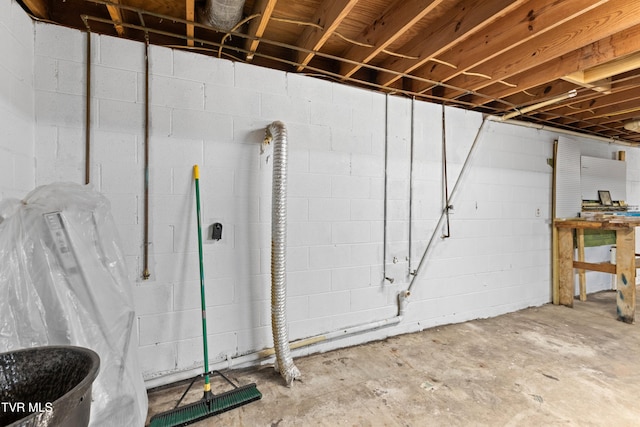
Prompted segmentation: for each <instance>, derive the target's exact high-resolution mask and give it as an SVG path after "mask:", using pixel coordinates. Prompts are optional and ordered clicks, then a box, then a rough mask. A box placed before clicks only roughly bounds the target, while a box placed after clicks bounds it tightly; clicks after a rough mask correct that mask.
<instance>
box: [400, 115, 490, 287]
mask: <svg viewBox="0 0 640 427" xmlns="http://www.w3.org/2000/svg"><path fill="white" fill-rule="evenodd" d="M486 121H487V117H486V116H485V117H483V118H482V124H480V128H479V129H478V132H477V133H476V136H475V138H474V139H473V143H472V144H471V148H469V152H468V153H467V158H466V159H465V160H464V163H463V164H462V169H461V170H460V173H459V174H458V179H457V180H456V183H455V185H454V186H453V189H452V190H451V198H453V196H454V195H455V194H456V193H457V191H458V186H459V185H460V183H461V182H462V178H463V177H464V175H465V173H466V171H467V167H468V166H469V163H470V161H471V158H472V156H473V154H474V153H475V151H476V147H477V145H478V141H479V140H480V135H482V130H483V129H484V125H485V123H486ZM445 214H446V212H445V210H444V209H443V210H442V212H441V213H440V218H439V219H438V222H437V223H436V226H435V228H434V229H433V233H432V234H431V238H430V239H429V243H427V247H426V248H425V249H424V251H423V252H422V257H421V258H420V262H419V263H418V267H416V271H415V273H414V275H413V277H412V278H411V282H410V283H409V287H408V288H407V291H406V292H407V293H408V294H410V293H411V291H412V289H413V286H414V285H415V283H416V279H417V277H418V274H419V273H420V270H421V269H422V266H423V265H424V262H425V260H426V259H427V255H428V254H429V252H430V251H431V247H432V246H433V242H435V240H436V235H437V234H438V230H439V229H440V224H442V221H443V219H444V217H445Z"/></svg>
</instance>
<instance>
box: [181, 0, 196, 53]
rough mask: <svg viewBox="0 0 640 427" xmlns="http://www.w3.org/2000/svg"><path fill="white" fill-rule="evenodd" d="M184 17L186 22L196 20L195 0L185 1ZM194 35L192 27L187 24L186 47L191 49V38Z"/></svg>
mask: <svg viewBox="0 0 640 427" xmlns="http://www.w3.org/2000/svg"><path fill="white" fill-rule="evenodd" d="M185 8H186V9H185V17H184V19H186V20H187V21H191V22H194V21H195V19H196V6H195V0H187V1H186V4H185ZM194 35H195V32H194V25H193V24H187V46H189V47H193V37H194Z"/></svg>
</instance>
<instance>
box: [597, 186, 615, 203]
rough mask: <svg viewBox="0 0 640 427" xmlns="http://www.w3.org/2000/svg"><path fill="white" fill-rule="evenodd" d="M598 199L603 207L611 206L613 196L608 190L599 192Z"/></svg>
mask: <svg viewBox="0 0 640 427" xmlns="http://www.w3.org/2000/svg"><path fill="white" fill-rule="evenodd" d="M598 197H600V203H601V204H602V205H603V206H611V205H613V203H612V202H611V194H610V193H609V191H607V190H598Z"/></svg>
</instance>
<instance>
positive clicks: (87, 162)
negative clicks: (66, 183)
mask: <svg viewBox="0 0 640 427" xmlns="http://www.w3.org/2000/svg"><path fill="white" fill-rule="evenodd" d="M86 79H87V82H86V94H87V105H86V108H85V113H86V116H85V153H84V154H85V158H84V183H85V184H89V182H91V31H89V28H88V27H87V75H86Z"/></svg>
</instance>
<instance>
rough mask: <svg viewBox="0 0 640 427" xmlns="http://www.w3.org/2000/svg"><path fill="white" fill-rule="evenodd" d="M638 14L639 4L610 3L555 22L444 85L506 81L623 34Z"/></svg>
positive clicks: (470, 87) (479, 86) (470, 85)
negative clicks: (597, 42) (532, 36)
mask: <svg viewBox="0 0 640 427" xmlns="http://www.w3.org/2000/svg"><path fill="white" fill-rule="evenodd" d="M554 10H555V9H554ZM639 14H640V3H633V4H630V3H629V2H628V1H627V0H611V1H609V2H607V3H605V4H603V5H601V6H599V7H597V8H595V9H591V10H589V11H588V12H587V13H585V14H581V15H579V16H575V15H574V17H573V19H571V20H569V21H565V20H561V19H558V20H559V21H563V25H562V26H555V27H554V28H553V30H551V31H547V32H545V33H544V34H541V35H540V36H538V37H535V38H533V39H531V40H529V41H527V42H526V43H524V44H520V45H518V46H516V47H515V48H514V49H509V50H507V51H505V52H503V53H501V54H500V55H498V56H495V57H493V58H491V61H487V62H483V63H482V64H480V65H478V66H474V67H473V68H472V71H473V73H474V74H472V75H461V76H458V77H455V78H453V79H450V80H448V81H447V83H449V84H451V85H453V86H457V87H464V88H466V89H468V90H474V91H478V90H480V89H482V88H485V87H487V86H489V85H491V84H493V83H495V82H496V81H504V80H508V79H509V78H510V77H512V76H514V75H516V74H518V73H523V72H526V71H528V70H531V69H533V68H535V67H536V66H538V65H540V64H541V63H544V62H547V61H550V60H552V59H555V58H559V57H562V56H563V55H566V54H569V53H571V52H572V51H575V50H577V49H580V48H582V47H584V46H587V45H589V44H591V43H594V42H596V41H597V40H599V39H602V38H603V37H609V36H612V35H614V34H616V33H618V32H622V31H625V30H626V29H628V28H631V27H632V26H634V25H637V23H638V19H637V16H638V15H639ZM487 77H488V78H487ZM451 92H455V91H448V93H446V94H447V95H448V96H452V95H453V94H452V93H451Z"/></svg>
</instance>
